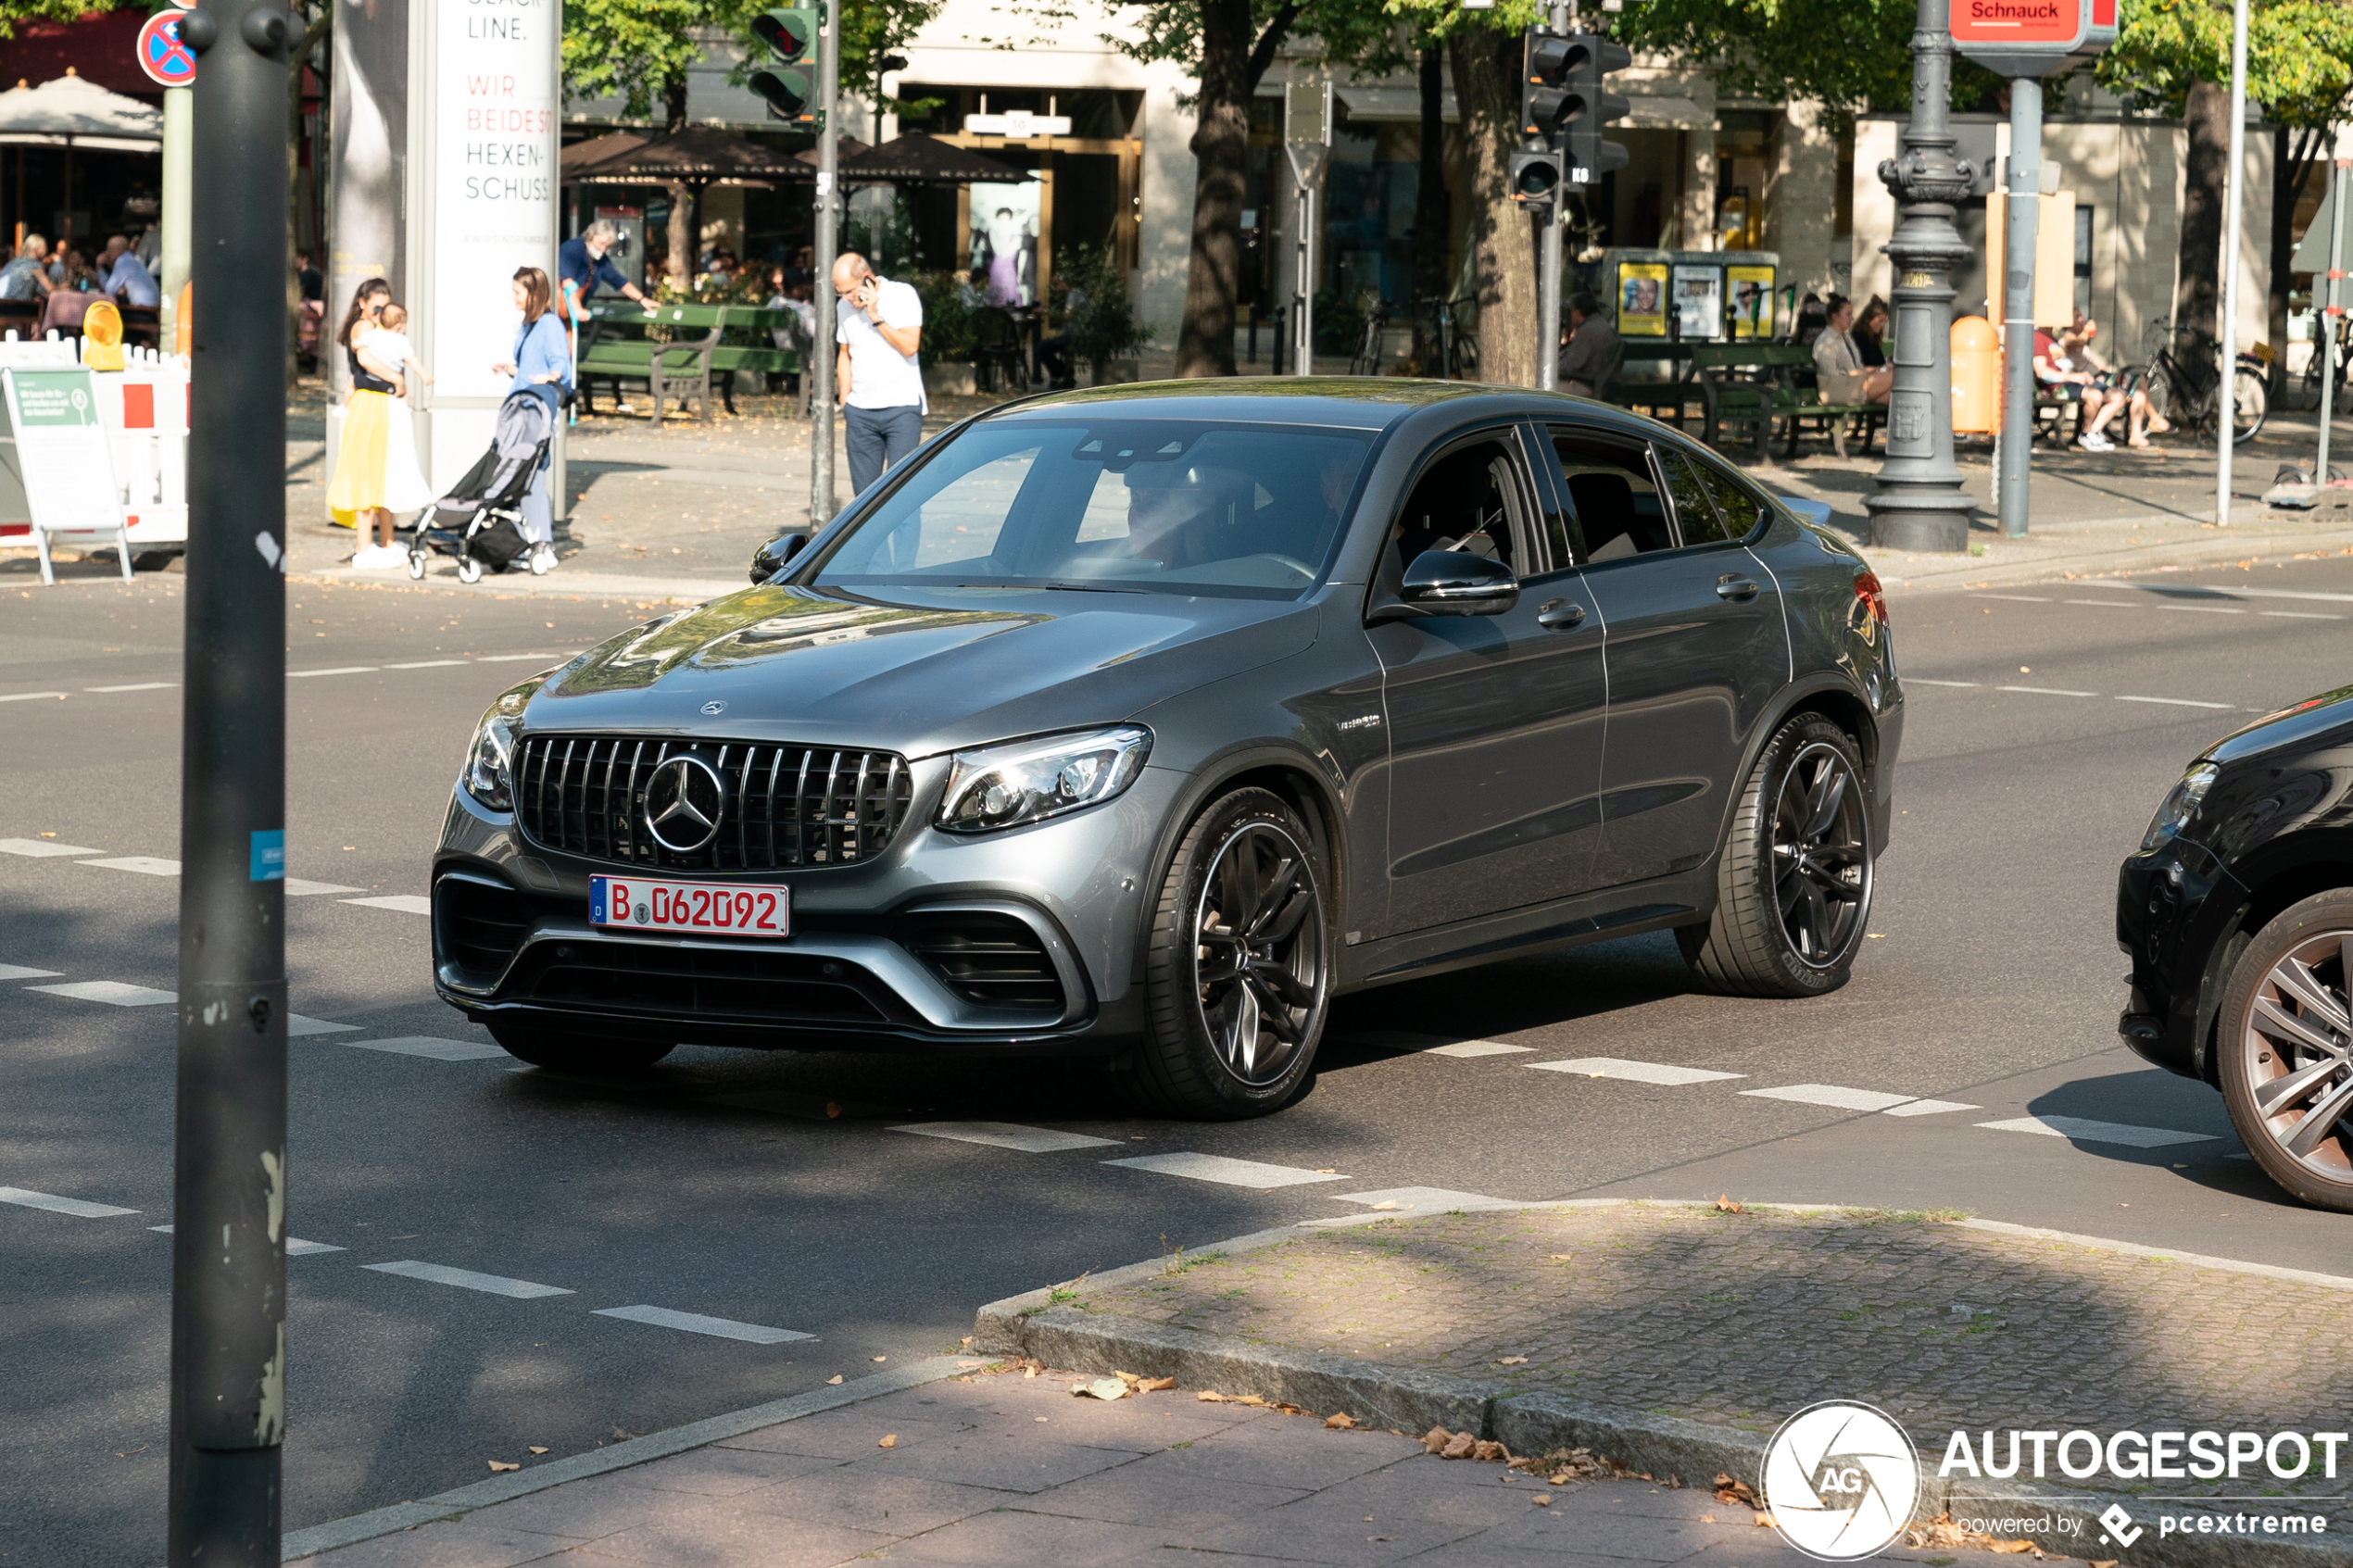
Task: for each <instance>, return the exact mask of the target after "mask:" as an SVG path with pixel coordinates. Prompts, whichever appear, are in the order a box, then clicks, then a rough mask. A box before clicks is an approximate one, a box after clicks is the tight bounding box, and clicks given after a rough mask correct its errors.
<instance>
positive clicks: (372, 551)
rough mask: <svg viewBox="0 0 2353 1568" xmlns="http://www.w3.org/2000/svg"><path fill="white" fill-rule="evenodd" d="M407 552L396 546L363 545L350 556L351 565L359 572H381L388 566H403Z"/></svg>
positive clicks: (406, 560)
mask: <svg viewBox="0 0 2353 1568" xmlns="http://www.w3.org/2000/svg"><path fill="white" fill-rule="evenodd" d="M408 561H409V552H408V551H406V550H404V549H402V548H401V547H400V546H397V545H365V546H361V547H360V548H359V551H358V553H356V554H355V555H353V556H352V558H351V564H352V565H353V567H355V568H356V569H358V570H359V571H383V570H384V568H385V567H388V566H405V565H407V564H408Z"/></svg>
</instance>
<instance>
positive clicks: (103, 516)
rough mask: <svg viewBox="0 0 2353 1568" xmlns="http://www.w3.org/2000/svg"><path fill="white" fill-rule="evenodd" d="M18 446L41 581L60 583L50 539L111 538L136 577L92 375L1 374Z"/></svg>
mask: <svg viewBox="0 0 2353 1568" xmlns="http://www.w3.org/2000/svg"><path fill="white" fill-rule="evenodd" d="M0 389H5V391H6V398H7V405H8V427H9V430H10V432H11V433H12V434H13V435H14V437H15V440H16V449H17V471H18V473H19V476H20V477H21V478H22V479H23V481H24V495H25V502H26V505H27V508H29V509H30V511H31V514H32V540H33V543H34V544H35V545H36V546H39V548H40V554H41V580H42V581H43V582H44V583H55V582H56V581H57V575H56V573H55V572H54V571H51V569H50V564H49V535H50V534H52V533H111V534H112V535H114V540H115V544H116V545H117V546H119V547H120V550H121V554H122V574H123V576H124V577H126V578H128V577H129V576H130V575H131V535H130V533H129V532H128V530H127V529H126V527H125V526H124V522H123V516H122V492H121V491H120V489H119V488H118V487H117V486H116V484H115V477H114V452H113V444H112V442H111V440H110V439H109V438H108V435H107V428H106V425H105V424H104V422H103V421H102V420H100V419H99V416H98V387H97V383H96V382H95V381H94V379H93V378H92V376H91V373H90V371H89V370H86V369H84V368H82V367H80V366H76V367H75V368H73V369H72V370H19V369H17V368H16V367H13V366H11V367H9V368H7V369H6V370H0Z"/></svg>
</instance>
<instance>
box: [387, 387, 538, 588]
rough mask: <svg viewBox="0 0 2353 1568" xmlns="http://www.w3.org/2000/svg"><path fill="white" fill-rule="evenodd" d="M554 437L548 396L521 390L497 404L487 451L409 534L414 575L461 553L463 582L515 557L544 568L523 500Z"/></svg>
mask: <svg viewBox="0 0 2353 1568" xmlns="http://www.w3.org/2000/svg"><path fill="white" fill-rule="evenodd" d="M555 438H556V421H555V417H554V416H553V415H552V414H550V413H549V412H548V409H547V401H546V399H544V398H541V397H539V396H536V395H534V394H532V393H528V392H518V393H515V394H514V395H511V396H510V397H509V398H508V399H507V401H506V402H504V403H503V404H501V405H499V408H498V428H497V434H496V435H494V436H493V437H492V439H491V442H490V450H488V451H487V452H484V454H483V455H482V458H481V460H480V461H478V462H476V463H475V464H474V466H473V467H472V468H470V469H468V470H466V474H465V477H464V478H463V479H460V480H459V481H458V483H457V485H456V487H455V488H454V489H452V490H451V491H450V492H449V494H448V495H444V496H443V497H442V498H441V499H440V500H438V501H436V502H434V508H433V517H432V518H431V519H430V520H429V521H426V522H424V523H423V524H422V526H420V527H419V528H418V530H417V533H416V536H415V537H414V538H413V539H411V540H410V541H409V576H410V577H412V578H417V579H419V580H422V578H423V577H424V574H425V565H426V562H427V559H428V558H429V557H430V556H455V557H457V558H458V581H459V582H460V583H479V582H481V581H482V569H483V568H484V566H487V567H489V568H490V570H491V571H506V570H507V568H508V567H510V566H511V565H513V564H514V562H515V560H516V558H518V557H521V558H525V559H526V560H527V561H528V562H529V564H530V567H531V571H532V572H533V574H534V575H544V574H545V573H546V572H547V566H548V560H547V556H546V554H545V553H543V552H541V551H537V550H534V549H533V548H532V547H531V543H530V541H529V540H527V539H525V538H524V537H523V532H522V499H523V496H524V495H526V494H528V493H529V492H530V489H531V481H532V478H533V476H534V475H535V474H536V473H537V472H538V471H539V464H540V460H541V459H542V458H545V457H546V456H547V444H548V443H549V442H550V441H553V440H554V439H555Z"/></svg>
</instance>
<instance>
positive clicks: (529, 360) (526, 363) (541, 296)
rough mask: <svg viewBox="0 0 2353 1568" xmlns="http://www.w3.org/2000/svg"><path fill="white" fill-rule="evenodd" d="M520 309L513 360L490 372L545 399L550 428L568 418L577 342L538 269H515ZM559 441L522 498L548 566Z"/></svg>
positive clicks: (514, 389) (530, 534)
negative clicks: (551, 476) (551, 480)
mask: <svg viewBox="0 0 2353 1568" xmlns="http://www.w3.org/2000/svg"><path fill="white" fill-rule="evenodd" d="M514 289H515V308H516V309H518V310H520V311H522V327H521V328H520V329H519V330H518V331H517V332H516V333H515V348H514V358H512V359H511V360H507V359H501V360H500V361H499V362H498V363H497V364H496V365H493V366H492V367H490V368H491V370H493V371H494V372H496V373H497V374H498V375H502V376H512V377H513V378H514V383H513V384H512V385H511V386H510V387H509V388H508V389H507V395H508V396H510V397H511V396H513V395H515V394H516V393H519V392H527V393H530V394H531V395H533V396H535V397H538V398H541V399H544V400H545V401H546V403H547V417H548V420H549V425H548V428H549V429H550V430H553V429H555V428H556V425H555V421H557V420H560V419H561V418H562V416H563V408H564V393H565V391H566V390H568V389H569V388H570V387H571V386H572V385H573V370H572V346H571V344H570V343H569V342H568V341H567V340H566V338H565V336H564V329H563V323H562V322H560V321H559V320H556V315H555V312H554V311H553V310H551V309H549V308H548V307H549V305H550V303H551V302H552V301H553V298H554V293H553V291H552V290H551V289H550V288H549V287H548V285H547V273H545V272H543V271H541V270H539V269H538V268H536V267H518V268H516V269H515V282H514ZM554 455H555V444H554V443H553V442H550V443H548V446H547V453H545V454H544V455H542V457H541V458H540V459H539V468H538V471H536V472H535V473H534V474H533V475H532V477H531V490H530V492H529V493H528V494H526V495H524V496H523V498H522V531H523V536H524V537H525V538H527V539H529V540H530V541H531V548H532V553H533V554H534V555H535V556H544V557H545V558H546V565H545V566H540V567H539V570H540V571H546V570H547V567H549V566H553V565H555V555H556V552H555V544H554V540H555V537H556V528H555V519H554V515H553V512H552V510H551V509H550V507H549V503H548V498H547V483H548V478H547V476H548V471H549V470H550V469H551V468H552V467H553V466H554V464H553V459H554Z"/></svg>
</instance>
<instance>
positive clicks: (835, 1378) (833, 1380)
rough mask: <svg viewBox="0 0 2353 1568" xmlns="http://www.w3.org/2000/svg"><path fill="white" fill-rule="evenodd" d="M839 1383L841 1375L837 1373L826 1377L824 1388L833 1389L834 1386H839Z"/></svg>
mask: <svg viewBox="0 0 2353 1568" xmlns="http://www.w3.org/2000/svg"><path fill="white" fill-rule="evenodd" d="M840 1382H841V1374H839V1373H836V1374H833V1375H832V1376H831V1377H828V1378H827V1379H825V1386H826V1387H828V1388H832V1387H835V1386H837V1385H839V1384H840Z"/></svg>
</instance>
